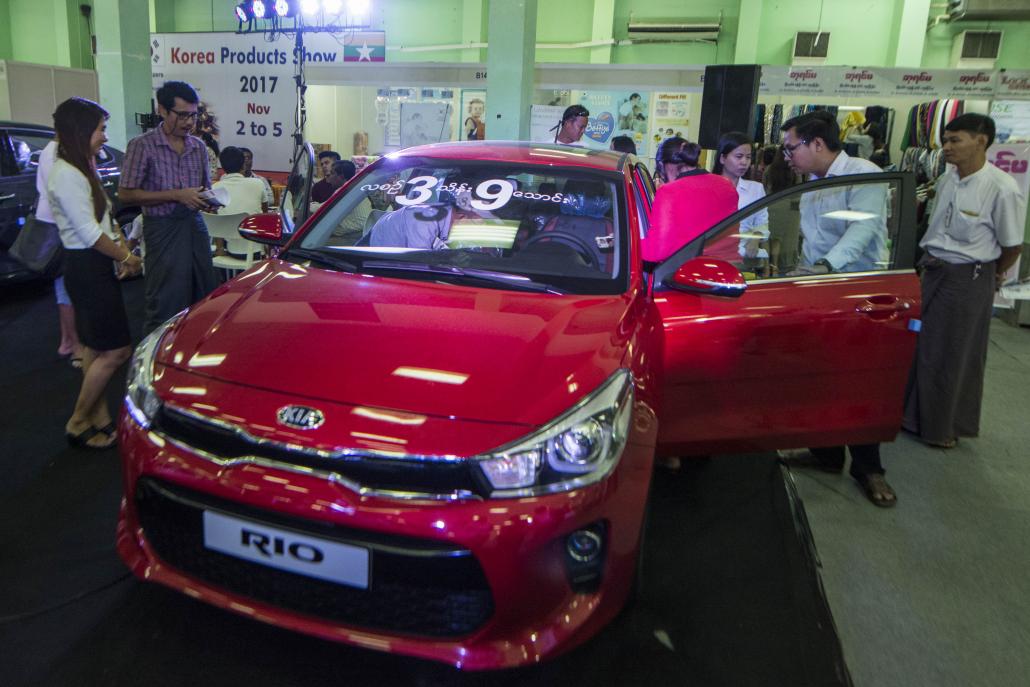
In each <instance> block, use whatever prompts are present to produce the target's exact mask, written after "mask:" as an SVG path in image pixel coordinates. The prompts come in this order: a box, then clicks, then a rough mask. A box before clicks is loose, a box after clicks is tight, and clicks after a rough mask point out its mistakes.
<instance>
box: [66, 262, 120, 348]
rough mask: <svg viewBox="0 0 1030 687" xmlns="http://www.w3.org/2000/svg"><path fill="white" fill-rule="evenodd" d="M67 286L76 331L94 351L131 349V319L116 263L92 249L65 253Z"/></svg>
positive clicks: (80, 338) (83, 341) (84, 343)
mask: <svg viewBox="0 0 1030 687" xmlns="http://www.w3.org/2000/svg"><path fill="white" fill-rule="evenodd" d="M64 285H65V288H66V289H67V290H68V296H69V297H70V298H71V301H72V305H73V306H75V329H76V331H78V333H79V340H81V341H82V343H83V345H85V346H88V347H89V348H92V349H93V350H94V351H111V350H114V349H116V348H122V347H124V346H128V345H129V343H130V338H129V318H128V317H127V316H126V314H125V303H123V302H122V287H121V282H119V281H118V279H117V278H115V276H114V261H113V260H112V259H111V258H109V257H107V256H106V255H103V254H102V253H100V251H96V250H93V249H92V248H83V249H78V250H68V249H65V251H64Z"/></svg>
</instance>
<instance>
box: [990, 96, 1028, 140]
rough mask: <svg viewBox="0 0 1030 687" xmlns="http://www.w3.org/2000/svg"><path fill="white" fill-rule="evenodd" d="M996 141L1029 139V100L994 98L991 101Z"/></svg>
mask: <svg viewBox="0 0 1030 687" xmlns="http://www.w3.org/2000/svg"><path fill="white" fill-rule="evenodd" d="M991 119H993V120H994V125H995V128H996V130H997V131H996V133H995V136H994V139H995V140H996V141H997V142H998V143H1017V142H1020V141H1030V100H995V101H994V102H993V103H991Z"/></svg>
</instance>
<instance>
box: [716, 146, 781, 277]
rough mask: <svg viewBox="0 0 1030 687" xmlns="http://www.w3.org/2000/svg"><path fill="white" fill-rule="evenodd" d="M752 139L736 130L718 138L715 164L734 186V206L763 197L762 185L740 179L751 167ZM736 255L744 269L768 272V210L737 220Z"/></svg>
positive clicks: (741, 206)
mask: <svg viewBox="0 0 1030 687" xmlns="http://www.w3.org/2000/svg"><path fill="white" fill-rule="evenodd" d="M753 143H754V142H753V141H752V140H751V139H750V138H749V137H748V136H747V135H746V134H742V133H740V132H739V131H729V132H727V133H725V134H723V135H722V137H721V138H720V139H719V149H718V150H717V151H716V157H715V167H714V168H713V169H712V171H713V172H714V173H716V174H721V175H722V176H723V177H725V178H726V179H728V180H729V182H730V183H731V184H733V185H734V186H735V187H736V188H737V196H738V198H739V199H740V200H739V202H738V204H737V209H738V210H739V209H740V208H743V207H746V206H748V205H751V203H754V202H755V201H756V200H759V199H760V198H762V197H764V196H765V188H764V187H763V186H762V184H761V183H759V182H757V181H750V180H748V179H745V178H743V177H744V175H745V174H747V170H748V168H749V167H750V166H751V146H752V144H753ZM740 234H741V237H740V248H739V253H740V257H742V258H744V271H745V272H754V273H755V274H757V275H759V276H763V277H768V276H769V275H770V267H769V212H768V211H767V210H762V211H761V212H756V213H755V214H753V215H751V216H749V217H748V218H747V219H745V220H744V221H743V222H741V223H740Z"/></svg>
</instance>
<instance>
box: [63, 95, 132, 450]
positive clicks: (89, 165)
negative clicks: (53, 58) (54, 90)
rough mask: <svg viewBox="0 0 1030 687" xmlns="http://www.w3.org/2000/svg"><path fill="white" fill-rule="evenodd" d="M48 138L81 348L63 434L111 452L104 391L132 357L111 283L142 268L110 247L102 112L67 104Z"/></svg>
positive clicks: (119, 247) (120, 248)
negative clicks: (101, 157)
mask: <svg viewBox="0 0 1030 687" xmlns="http://www.w3.org/2000/svg"><path fill="white" fill-rule="evenodd" d="M54 130H55V131H56V132H57V140H58V146H57V159H56V160H55V161H54V166H53V169H52V170H51V171H50V178H49V179H48V180H47V197H48V198H49V200H50V208H51V211H52V212H53V215H54V222H55V223H56V224H57V228H58V230H59V232H60V236H61V243H62V244H63V245H64V249H65V265H64V280H65V287H66V288H67V290H68V295H69V296H70V297H71V300H72V303H73V304H74V306H75V324H76V328H77V329H78V332H79V339H80V340H81V341H82V343H83V346H84V347H85V348H84V351H83V361H82V371H83V378H82V386H81V387H80V389H79V396H78V398H77V399H76V401H75V410H74V411H73V412H72V416H71V418H69V420H68V422H67V424H66V425H65V434H66V436H67V438H68V443H69V444H71V445H72V446H75V447H77V448H84V449H106V448H109V447H111V446H113V445H114V442H115V426H114V423H113V422H112V420H111V413H110V410H109V409H108V407H107V401H106V400H105V398H104V390H105V388H106V387H107V383H108V381H110V379H111V375H112V374H114V371H115V370H117V369H118V367H119V366H120V365H121V364H122V363H124V362H125V361H126V360H128V358H129V354H130V352H131V350H130V348H129V344H130V339H129V322H128V317H127V316H126V314H125V306H124V305H123V303H122V296H121V288H120V285H119V283H118V279H119V278H122V277H125V276H129V275H132V274H137V273H138V272H139V271H140V269H141V267H142V265H141V263H140V259H139V258H138V257H136V256H135V255H133V254H132V253H131V252H130V251H129V249H128V248H126V247H125V245H124V242H116V240H115V239H114V236H115V234H114V231H113V230H112V225H111V214H110V204H109V202H108V199H107V195H106V194H105V193H104V189H103V187H102V186H101V185H100V178H99V177H98V176H97V170H96V163H95V160H96V154H97V152H98V151H99V150H100V147H101V146H102V145H103V144H104V143H106V142H107V134H106V130H107V111H106V110H104V108H102V107H100V106H99V105H97V104H96V103H94V102H93V101H91V100H86V99H84V98H69V99H68V100H65V101H64V102H63V103H61V104H60V105H58V106H57V111H56V112H54ZM112 262H113V263H114V264H113V265H112ZM116 270H117V277H116V276H115V271H116Z"/></svg>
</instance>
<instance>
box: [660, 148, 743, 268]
mask: <svg viewBox="0 0 1030 687" xmlns="http://www.w3.org/2000/svg"><path fill="white" fill-rule="evenodd" d="M700 155H701V146H699V145H698V144H696V143H690V142H688V141H685V140H684V139H682V138H679V137H675V136H674V137H672V138H668V139H666V140H665V141H663V142H662V145H661V146H660V147H659V149H658V155H657V156H656V162H657V169H656V172H657V176H658V178H659V179H660V180H661V181H662V182H663V183H662V184H661V187H660V188H659V189H658V191H656V192H655V196H654V205H653V207H652V208H651V222H650V228H649V229H648V232H647V236H646V237H645V238H644V240H643V241H642V242H641V248H642V253H643V257H644V260H646V261H648V262H660V261H662V260H665V259H666V258H668V257H669V256H670V255H672V254H673V253H675V252H676V251H678V250H679V249H680V248H682V247H683V246H685V245H687V244H688V243H690V242H691V241H692V240H693V239H695V238H697V237H698V236H700V235H701V234H703V233H704V232H705V231H707V230H708V229H710V228H711V227H713V226H715V225H716V224H717V223H718V222H719V221H720V220H722V219H724V218H726V217H728V216H730V215H732V214H733V213H734V212H736V211H737V190H736V189H735V188H734V187H733V184H731V183H730V182H729V181H727V180H726V179H724V178H723V177H721V176H719V175H718V174H709V173H708V171H707V170H705V169H702V168H698V166H697V162H698V158H699V157H700ZM732 257H736V256H732Z"/></svg>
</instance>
